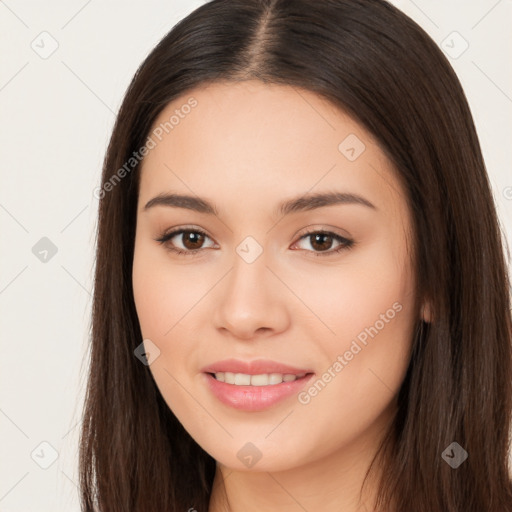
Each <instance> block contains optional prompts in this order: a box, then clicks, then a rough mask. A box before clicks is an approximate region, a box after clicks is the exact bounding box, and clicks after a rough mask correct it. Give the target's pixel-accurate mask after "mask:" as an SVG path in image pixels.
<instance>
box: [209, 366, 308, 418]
mask: <svg viewBox="0 0 512 512" xmlns="http://www.w3.org/2000/svg"><path fill="white" fill-rule="evenodd" d="M203 375H204V376H205V378H206V382H207V385H208V386H209V388H210V390H211V391H212V393H213V394H214V395H215V396H216V397H217V398H218V399H219V400H220V401H221V402H222V403H223V404H226V405H229V406H230V407H233V408H234V409H239V410H241V411H263V410H264V409H268V408H269V407H271V406H273V405H274V404H276V403H278V402H280V401H281V400H285V399H286V398H288V397H290V396H292V395H296V394H297V393H298V392H299V391H300V390H301V389H302V388H303V387H304V385H305V384H306V383H307V382H309V381H310V380H311V377H313V375H314V374H312V373H311V374H308V375H306V376H305V377H302V378H300V379H297V380H294V381H292V382H281V384H271V385H268V386H237V385H236V384H227V383H226V382H220V381H218V380H217V379H216V378H215V377H213V376H212V375H210V374H209V373H205V374H203Z"/></svg>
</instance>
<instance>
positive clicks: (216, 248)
mask: <svg viewBox="0 0 512 512" xmlns="http://www.w3.org/2000/svg"><path fill="white" fill-rule="evenodd" d="M191 97H193V98H195V99H196V100H197V102H198V103H197V106H196V107H195V108H194V109H191V111H190V113H188V114H187V115H186V116H183V118H182V119H180V121H179V124H177V125H175V126H174V128H173V129H172V131H169V133H168V134H167V135H165V134H164V135H165V136H164V137H162V140H161V141H157V142H158V143H157V145H156V147H154V148H153V149H151V150H150V151H149V153H148V154H147V155H146V157H145V159H144V161H143V165H142V173H141V181H140V189H139V201H138V209H137V230H136V240H135V254H134V261H133V289H134V295H135V303H136V309H137V314H138V317H139V321H140V326H141V331H142V335H143V338H144V339H145V340H148V339H149V340H151V343H152V344H154V345H156V346H157V347H158V349H159V350H160V354H159V355H158V357H156V359H155V360H154V361H153V362H152V363H151V365H150V370H151V372H152V375H153V377H154V379H155V381H156V383H157V386H158V388H159V390H160V391H161V393H162V396H163V398H164V399H165V401H166V403H167V404H168V405H169V407H170V408H171V410H172V411H173V412H174V414H175V415H176V417H177V418H178V419H179V421H180V422H181V423H182V424H183V425H184V427H185V428H186V429H187V431H188V432H189V433H190V434H191V435H192V437H193V438H194V439H195V440H196V441H197V443H198V444H199V445H201V446H202V447H203V448H204V450H206V451H207V452H208V453H209V454H210V455H212V456H213V457H214V458H215V460H216V461H217V472H216V476H215V481H214V490H213V492H212V497H211V501H210V508H209V511H210V512H218V511H221V510H232V511H244V512H251V511H260V510H265V511H269V512H272V511H274V510H276V511H277V510H279V511H281V512H283V511H285V512H288V511H289V512H292V511H299V510H300V511H302V510H304V509H306V510H323V511H327V512H328V511H335V510H336V511H339V510H344V511H345V512H352V511H356V510H371V508H369V507H370V503H371V499H372V497H374V492H375V482H376V480H375V479H374V478H373V477H372V478H371V479H370V482H369V484H368V486H367V487H366V488H365V492H364V493H363V497H362V501H361V502H359V491H360V489H361V485H362V482H363V478H364V475H365V472H366V469H367V467H368V465H369V463H370V462H371V460H372V457H373V455H374V453H375V451H376V449H377V446H378V443H379V441H380V440H381V438H382V435H383V433H384V431H385V429H386V427H387V426H388V425H389V423H390V421H391V419H392V417H393V414H394V412H395V407H396V395H397V392H398V390H399V388H400V385H401V383H402V381H403V379H404V376H405V372H406V369H407V365H408V361H409V357H410V350H411V343H412V336H413V328H414V325H415V322H416V321H417V320H418V319H419V317H420V313H419V311H420V306H421V304H420V305H418V301H417V297H416V293H415V282H414V272H413V262H412V258H411V254H410V250H409V248H410V246H411V236H412V231H411V229H412V228H411V215H410V211H409V209H408V206H407V203H406V200H405V197H406V196H405V194H404V191H403V188H402V186H401V184H400V182H399V180H398V178H397V175H396V172H395V171H394V169H393V167H392V165H391V163H390V162H389V161H388V160H387V158H386V157H385V155H384V153H383V151H382V150H381V149H380V148H379V146H378V144H377V143H376V141H375V140H374V139H373V138H372V136H371V135H370V134H369V133H368V132H367V131H366V130H365V129H364V128H363V127H362V126H361V125H360V124H358V123H357V122H356V121H354V120H353V119H352V118H351V117H349V116H348V115H346V114H345V113H343V112H342V111H341V110H339V109H337V108H335V107H334V106H333V105H332V104H331V103H329V102H327V101H326V100H324V99H323V98H321V97H319V96H317V95H315V94H314V93H311V92H309V91H304V90H300V89H296V88H293V87H289V86H283V85H268V84H263V83H260V82H257V81H247V82H241V83H237V84H235V83H214V84H210V85H209V86H206V87H205V86H202V87H200V88H197V89H195V90H193V91H189V92H187V93H186V94H185V95H183V96H182V97H180V98H177V99H175V100H174V101H173V102H172V103H170V104H169V105H167V107H166V108H165V110H164V111H163V112H162V113H161V115H160V116H159V117H158V119H157V120H156V121H155V123H154V127H157V126H158V125H159V124H160V123H162V122H165V121H166V120H168V119H169V117H170V116H171V115H172V114H173V113H174V111H175V109H177V108H178V109H179V108H180V107H181V106H182V105H184V104H185V103H186V102H187V100H188V99H189V98H191ZM349 134H355V135H356V136H357V137H358V138H359V140H360V141H362V142H363V143H364V145H365V150H364V151H363V152H362V153H361V154H360V155H359V156H358V157H357V158H356V159H355V160H354V161H350V160H349V159H347V158H346V156H345V154H343V153H342V152H341V151H340V150H339V149H338V146H339V144H340V142H342V141H343V140H344V139H345V138H346V137H347V136H348V135H349ZM155 140H156V139H155ZM332 191H340V192H351V193H354V194H358V195H360V196H363V197H364V198H365V199H367V200H368V201H370V202H371V203H372V204H373V205H374V206H375V208H370V207H367V206H364V205H361V204H334V205H330V206H324V207H320V208H316V209H310V210H308V211H300V212H295V213H290V214H288V215H286V216H284V217H283V216H282V215H279V214H278V213H276V211H275V209H276V207H277V205H278V204H279V203H280V202H282V201H284V200H287V199H290V198H294V197H297V196H302V195H304V194H306V193H316V192H332ZM170 192H173V193H179V194H187V195H193V196H199V197H201V198H205V199H207V200H208V201H210V202H212V203H214V204H215V205H216V207H217V209H218V215H208V214H205V213H199V212H196V211H192V210H189V209H185V208H178V207H169V206H154V207H152V208H149V209H147V210H145V209H144V206H145V205H146V203H147V202H148V201H149V200H150V199H152V198H154V197H155V196H157V195H159V194H162V193H170ZM180 227H184V228H188V229H192V230H193V229H194V228H195V229H200V230H201V231H204V232H205V233H206V234H207V237H206V238H204V240H203V242H202V245H201V242H199V243H198V242H197V241H196V242H194V240H193V241H192V243H191V242H190V238H187V236H184V235H183V234H178V235H176V236H175V237H174V238H173V239H172V241H168V242H167V247H172V246H173V244H174V246H175V247H178V248H180V249H182V250H189V251H190V250H191V249H193V248H194V247H196V248H197V247H199V248H200V250H199V252H198V253H196V254H195V255H193V256H190V255H179V254H176V253H173V252H171V251H170V250H169V249H168V248H166V247H165V245H162V244H160V243H159V242H157V241H156V239H157V238H159V237H160V236H162V234H163V233H164V232H165V231H167V232H169V231H170V229H171V228H180ZM308 230H311V231H313V232H315V231H319V230H327V231H329V232H332V233H335V234H339V235H341V236H343V237H345V238H348V239H351V240H353V241H354V242H355V244H354V245H353V246H352V247H350V248H349V249H345V250H343V251H341V252H339V253H335V252H333V251H334V250H335V249H336V248H338V247H339V245H340V242H338V241H337V240H336V239H329V238H327V240H326V241H323V242H322V241H321V242H320V245H319V244H316V245H315V243H314V238H313V239H312V237H310V236H309V237H308V236H305V237H304V236H303V234H304V233H306V232H307V231H308ZM247 236H251V237H253V238H254V239H255V240H256V241H257V243H258V244H259V245H260V247H261V249H262V250H263V252H262V253H261V255H260V256H259V257H258V258H257V259H256V260H255V261H254V262H252V263H247V262H246V261H245V260H244V259H243V258H242V257H240V256H239V254H238V253H237V252H236V248H237V246H238V245H239V244H240V242H242V241H243V240H244V239H245V238H246V237H247ZM322 244H323V245H322ZM408 244H409V245H408ZM322 249H323V250H322ZM329 251H331V252H330V254H327V253H328V252H329ZM317 254H320V255H319V256H317ZM397 303H398V304H399V305H400V306H401V309H400V311H399V312H397V313H396V315H394V318H393V319H391V320H389V319H388V321H387V322H385V325H384V327H383V328H382V329H379V330H378V333H377V334H376V335H375V336H374V337H373V338H369V339H368V342H367V345H366V346H362V347H363V348H362V350H361V351H359V352H358V353H357V355H355V356H354V357H353V358H352V360H350V361H349V362H348V364H347V365H346V366H345V367H344V368H343V369H342V371H339V372H338V373H336V372H335V377H334V378H332V379H331V381H330V382H329V383H328V384H327V385H326V386H325V387H324V388H323V389H322V390H321V391H320V392H318V393H317V395H316V396H314V397H312V398H311V400H310V401H309V403H307V404H303V403H300V402H299V401H298V398H297V396H292V397H290V398H288V399H286V400H285V401H282V402H279V403H277V404H275V405H273V406H272V407H270V408H269V409H267V410H264V411H259V412H245V411H240V410H235V409H233V408H231V407H229V406H227V405H224V404H223V403H221V402H219V401H218V400H217V398H216V397H215V396H213V395H212V393H211V392H210V390H209V389H208V388H207V387H206V386H205V384H204V380H203V378H204V375H202V373H201V368H203V367H204V366H206V365H207V364H211V363H213V362H215V361H219V360H223V359H228V358H237V359H245V360H254V359H271V360H274V361H278V362H281V363H285V364H289V365H291V366H294V367H298V368H311V369H313V371H314V372H315V374H316V375H315V379H314V380H316V378H319V377H321V376H322V375H323V374H324V372H325V371H326V370H327V369H328V368H329V367H331V368H332V366H333V363H334V362H335V361H336V360H337V358H338V356H339V355H343V354H344V353H345V352H346V351H347V350H348V349H349V348H350V346H351V343H352V342H353V340H354V339H356V337H357V336H358V335H359V334H360V333H361V332H362V331H364V329H365V328H368V327H370V326H374V325H376V321H378V320H379V319H380V318H382V317H381V316H380V315H382V314H385V312H386V311H387V310H389V309H390V308H392V306H393V304H395V305H396V304H397ZM424 306H425V308H424V309H422V310H421V311H423V312H424V313H422V314H423V318H424V319H425V320H427V321H428V320H429V310H428V305H424ZM386 318H387V317H386ZM379 325H380V324H379ZM147 343H148V342H147V341H145V344H147ZM359 345H361V344H359ZM314 380H313V382H314ZM308 387H309V386H308ZM306 389H307V388H306ZM247 442H251V443H252V444H254V445H255V446H256V447H257V448H258V450H259V452H261V454H262V457H261V459H260V460H259V461H258V462H257V463H256V464H255V465H254V466H252V467H251V468H248V467H247V466H246V465H244V464H243V463H242V462H241V461H240V460H239V459H238V458H237V453H238V452H239V450H240V449H241V448H242V447H243V446H244V445H246V443H247ZM376 475H378V472H377V473H376ZM224 491H225V495H224ZM225 497H227V501H228V502H229V507H228V506H227V505H226V500H225V499H224V498H225ZM192 506H193V504H191V507H192Z"/></svg>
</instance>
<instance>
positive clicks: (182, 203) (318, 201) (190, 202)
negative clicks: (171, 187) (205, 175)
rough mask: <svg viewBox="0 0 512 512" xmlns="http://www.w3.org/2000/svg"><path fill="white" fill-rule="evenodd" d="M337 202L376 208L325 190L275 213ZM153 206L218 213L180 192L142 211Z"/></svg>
mask: <svg viewBox="0 0 512 512" xmlns="http://www.w3.org/2000/svg"><path fill="white" fill-rule="evenodd" d="M337 204H355V205H362V206H366V207H368V208H372V209H374V210H377V207H376V206H375V205H374V204H373V203H371V202H370V201H368V199H365V198H364V197H362V196H360V195H357V194H353V193H350V192H325V193H315V194H306V195H302V196H299V197H295V198H292V199H288V200H286V201H284V202H282V203H281V204H279V205H278V207H277V209H276V213H277V214H280V215H282V216H285V215H289V214H290V213H296V212H302V211H308V210H314V209H316V208H322V207H324V206H332V205H337ZM155 206H167V207H173V208H185V209H187V210H193V211H196V212H199V213H205V214H207V215H216V216H218V215H219V211H218V209H217V208H216V207H215V205H214V204H212V203H210V202H209V201H208V200H206V199H203V198H201V197H197V196H196V197H194V196H188V195H182V194H159V195H158V196H156V197H154V198H153V199H150V200H149V201H148V202H147V203H146V205H145V206H144V209H143V211H147V210H149V209H150V208H153V207H155Z"/></svg>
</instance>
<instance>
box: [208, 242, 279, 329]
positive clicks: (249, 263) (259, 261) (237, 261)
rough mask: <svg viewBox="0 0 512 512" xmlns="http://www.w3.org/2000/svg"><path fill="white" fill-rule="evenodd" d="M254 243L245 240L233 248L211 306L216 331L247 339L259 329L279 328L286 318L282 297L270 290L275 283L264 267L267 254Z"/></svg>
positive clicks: (266, 261) (276, 291)
mask: <svg viewBox="0 0 512 512" xmlns="http://www.w3.org/2000/svg"><path fill="white" fill-rule="evenodd" d="M247 238H250V237H247ZM256 244H257V242H256V243H255V240H254V239H253V240H250V239H246V240H244V241H242V243H240V244H239V246H238V247H237V248H236V254H234V256H233V265H232V269H231V272H229V274H228V275H227V276H226V283H225V284H224V286H223V287H222V288H221V290H222V291H221V294H220V296H218V297H217V300H218V302H217V304H216V306H215V323H216V326H217V328H225V329H227V330H229V331H231V332H232V333H233V334H235V335H236V336H239V337H251V336H252V335H253V334H254V333H255V332H256V331H257V330H258V329H261V328H266V330H268V329H272V330H280V329H283V328H284V326H285V324H286V322H287V318H288V315H287V311H286V307H285V304H284V302H283V296H282V294H281V293H279V291H278V290H274V289H272V288H273V287H275V286H276V282H275V277H274V276H273V275H272V272H270V271H269V269H268V268H267V265H268V263H269V262H268V257H267V256H268V255H267V254H266V252H265V251H264V250H263V247H262V246H261V245H259V244H258V245H256Z"/></svg>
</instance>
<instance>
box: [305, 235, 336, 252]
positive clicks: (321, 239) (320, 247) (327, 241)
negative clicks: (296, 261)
mask: <svg viewBox="0 0 512 512" xmlns="http://www.w3.org/2000/svg"><path fill="white" fill-rule="evenodd" d="M309 240H310V243H311V247H313V249H315V250H317V251H326V250H329V249H330V248H331V247H332V244H333V241H334V238H333V237H332V236H331V235H329V234H327V233H315V234H313V235H309Z"/></svg>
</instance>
